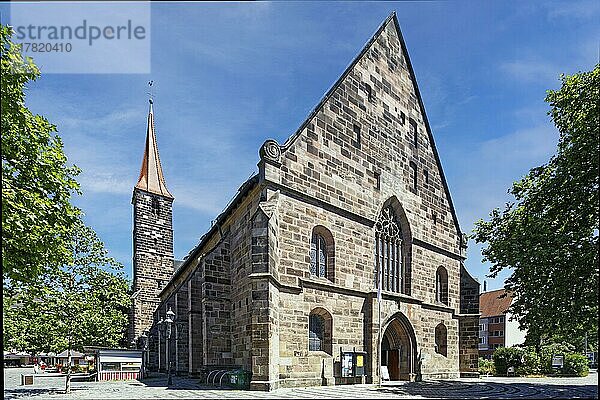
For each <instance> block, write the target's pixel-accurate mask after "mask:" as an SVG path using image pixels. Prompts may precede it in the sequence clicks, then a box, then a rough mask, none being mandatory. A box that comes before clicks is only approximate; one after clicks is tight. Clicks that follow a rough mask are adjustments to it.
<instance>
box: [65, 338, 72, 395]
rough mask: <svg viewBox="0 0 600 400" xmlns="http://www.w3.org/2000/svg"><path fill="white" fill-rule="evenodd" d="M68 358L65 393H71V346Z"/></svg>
mask: <svg viewBox="0 0 600 400" xmlns="http://www.w3.org/2000/svg"><path fill="white" fill-rule="evenodd" d="M67 354H68V357H67V368H68V369H67V380H66V381H65V393H71V346H70V345H69V350H68V353H67Z"/></svg>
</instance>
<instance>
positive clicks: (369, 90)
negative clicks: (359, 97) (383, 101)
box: [364, 83, 373, 101]
mask: <svg viewBox="0 0 600 400" xmlns="http://www.w3.org/2000/svg"><path fill="white" fill-rule="evenodd" d="M364 89H365V93H367V99H368V100H369V101H373V89H372V88H371V85H369V84H368V83H365V84H364Z"/></svg>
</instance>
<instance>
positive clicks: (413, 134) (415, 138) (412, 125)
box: [410, 118, 419, 146]
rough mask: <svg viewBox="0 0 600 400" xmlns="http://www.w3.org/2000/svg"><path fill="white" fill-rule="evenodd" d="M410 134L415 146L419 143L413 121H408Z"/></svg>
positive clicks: (415, 125)
mask: <svg viewBox="0 0 600 400" xmlns="http://www.w3.org/2000/svg"><path fill="white" fill-rule="evenodd" d="M410 133H411V135H412V138H413V144H414V145H415V146H416V145H417V144H418V142H419V135H418V133H417V123H416V122H415V120H414V119H412V118H411V119H410Z"/></svg>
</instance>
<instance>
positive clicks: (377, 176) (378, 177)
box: [373, 172, 381, 190]
mask: <svg viewBox="0 0 600 400" xmlns="http://www.w3.org/2000/svg"><path fill="white" fill-rule="evenodd" d="M373 176H374V177H375V189H377V190H381V174H380V173H379V172H373Z"/></svg>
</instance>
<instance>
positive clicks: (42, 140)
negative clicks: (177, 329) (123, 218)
mask: <svg viewBox="0 0 600 400" xmlns="http://www.w3.org/2000/svg"><path fill="white" fill-rule="evenodd" d="M11 34H12V32H11V29H10V28H8V27H6V26H0V38H1V41H2V49H1V52H2V53H1V61H2V71H1V72H2V93H1V94H2V117H1V119H2V121H1V128H2V131H1V134H2V265H3V278H4V279H3V294H4V299H3V334H4V335H3V336H4V337H3V339H4V343H3V345H4V349H17V350H27V351H29V352H31V353H38V352H40V351H54V352H58V351H63V350H65V349H75V350H82V348H83V346H86V345H88V346H93V345H96V346H117V345H119V344H122V343H120V342H121V341H122V340H123V338H124V333H125V330H126V327H127V315H128V307H129V303H130V296H129V283H128V281H127V280H126V278H125V276H124V275H123V273H122V271H121V270H122V265H121V264H119V263H118V262H116V261H115V260H114V259H113V258H111V257H109V256H108V253H107V250H106V249H105V247H104V245H103V243H102V242H101V241H100V240H99V238H98V237H97V235H96V233H95V232H94V231H93V230H92V229H91V228H89V227H87V226H85V224H84V223H83V222H82V220H81V216H82V213H81V211H80V210H79V209H78V208H77V207H75V206H74V205H72V204H71V196H72V195H73V194H74V193H79V185H78V183H77V181H76V180H75V177H76V176H77V174H78V173H79V169H78V168H77V167H75V166H69V165H68V164H67V157H66V156H65V154H64V151H63V145H62V141H61V139H60V137H59V136H58V135H57V134H56V127H55V126H54V125H52V124H50V123H49V122H48V121H47V120H46V119H45V118H44V117H42V116H39V115H33V114H32V113H31V111H30V110H29V109H27V107H26V106H25V95H24V91H25V89H26V87H27V84H28V83H29V82H30V81H33V80H35V79H37V78H38V77H39V75H40V72H39V70H38V68H37V67H36V66H35V64H34V63H33V61H32V60H31V59H30V58H28V59H23V58H22V56H21V53H20V49H19V46H17V45H15V44H14V43H12V42H11V38H10V37H11Z"/></svg>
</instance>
